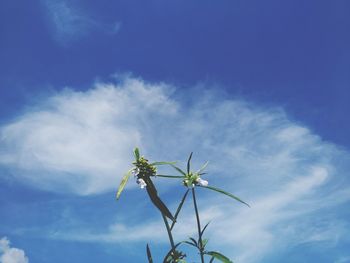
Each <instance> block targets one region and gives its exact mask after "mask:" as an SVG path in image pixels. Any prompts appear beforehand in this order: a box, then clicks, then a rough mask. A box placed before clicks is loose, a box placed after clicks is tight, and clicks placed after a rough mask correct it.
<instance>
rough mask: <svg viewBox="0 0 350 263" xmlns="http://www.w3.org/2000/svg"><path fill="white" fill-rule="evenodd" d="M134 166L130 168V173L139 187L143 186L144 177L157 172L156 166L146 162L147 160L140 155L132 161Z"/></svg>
mask: <svg viewBox="0 0 350 263" xmlns="http://www.w3.org/2000/svg"><path fill="white" fill-rule="evenodd" d="M133 164H134V165H135V168H134V169H133V170H132V174H133V175H134V177H136V178H137V179H136V182H137V183H138V184H139V185H140V187H141V188H145V187H146V186H147V183H146V181H145V179H146V180H147V178H149V177H151V176H155V175H156V173H157V168H156V167H155V166H154V165H152V164H150V163H148V160H147V159H145V158H144V157H141V158H140V159H138V160H137V161H136V162H134V163H133Z"/></svg>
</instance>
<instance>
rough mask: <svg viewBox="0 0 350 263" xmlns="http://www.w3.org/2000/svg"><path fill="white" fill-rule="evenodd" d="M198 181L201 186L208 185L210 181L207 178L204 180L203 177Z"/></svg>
mask: <svg viewBox="0 0 350 263" xmlns="http://www.w3.org/2000/svg"><path fill="white" fill-rule="evenodd" d="M196 182H197V183H198V184H199V185H200V186H207V185H208V181H207V180H203V179H201V178H198V179H197V180H196Z"/></svg>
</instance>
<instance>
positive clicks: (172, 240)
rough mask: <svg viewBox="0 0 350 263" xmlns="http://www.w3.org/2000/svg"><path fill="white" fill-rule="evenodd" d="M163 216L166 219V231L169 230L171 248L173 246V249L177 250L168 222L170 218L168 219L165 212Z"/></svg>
mask: <svg viewBox="0 0 350 263" xmlns="http://www.w3.org/2000/svg"><path fill="white" fill-rule="evenodd" d="M162 217H163V220H164V224H165V228H166V231H167V232H168V237H169V241H170V245H171V248H172V250H173V251H175V243H174V239H173V235H172V234H171V230H170V226H169V222H168V220H167V219H166V217H165V216H164V215H163V214H162Z"/></svg>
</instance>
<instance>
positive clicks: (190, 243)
mask: <svg viewBox="0 0 350 263" xmlns="http://www.w3.org/2000/svg"><path fill="white" fill-rule="evenodd" d="M183 242H184V243H186V244H188V245H191V246H194V247H197V246H196V244H193V243H192V242H190V241H183Z"/></svg>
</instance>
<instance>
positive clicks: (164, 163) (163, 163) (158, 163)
mask: <svg viewBox="0 0 350 263" xmlns="http://www.w3.org/2000/svg"><path fill="white" fill-rule="evenodd" d="M166 164H169V165H170V164H176V162H154V163H151V165H166Z"/></svg>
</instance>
